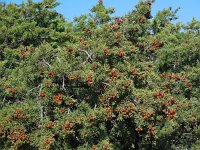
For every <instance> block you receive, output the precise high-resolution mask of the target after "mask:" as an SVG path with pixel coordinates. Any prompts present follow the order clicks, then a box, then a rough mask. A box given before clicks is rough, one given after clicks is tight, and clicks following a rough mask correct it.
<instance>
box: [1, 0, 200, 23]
mask: <svg viewBox="0 0 200 150" xmlns="http://www.w3.org/2000/svg"><path fill="white" fill-rule="evenodd" d="M0 1H6V2H7V3H9V2H15V3H18V4H19V3H21V2H22V1H26V0H0ZM34 1H40V0H34ZM103 1H104V4H105V5H106V6H107V7H115V10H116V13H115V15H116V16H122V15H124V14H125V13H127V12H128V11H130V10H132V8H134V6H135V5H136V4H137V2H138V1H139V0H103ZM58 2H60V3H61V5H60V6H58V7H57V8H56V10H57V11H58V12H60V13H62V14H63V15H64V16H65V17H66V19H67V20H69V21H71V20H72V19H73V18H74V17H75V16H79V15H81V14H85V13H88V12H89V10H90V9H91V8H92V6H94V5H95V4H96V3H97V2H98V0H58ZM169 6H172V8H173V9H175V8H178V7H180V8H181V10H179V12H178V14H177V15H178V16H179V20H178V21H181V22H184V23H186V22H188V21H190V20H191V19H192V17H195V18H196V19H198V20H200V0H156V2H155V3H154V4H153V12H152V14H153V15H154V14H155V13H156V12H157V11H158V10H162V9H163V8H168V7H169Z"/></svg>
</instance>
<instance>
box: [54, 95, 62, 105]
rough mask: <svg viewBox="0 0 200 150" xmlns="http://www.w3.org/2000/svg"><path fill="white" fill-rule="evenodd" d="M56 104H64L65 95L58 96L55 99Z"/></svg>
mask: <svg viewBox="0 0 200 150" xmlns="http://www.w3.org/2000/svg"><path fill="white" fill-rule="evenodd" d="M53 100H54V102H55V103H57V104H58V105H60V104H61V103H62V102H63V94H58V95H55V96H54V97H53Z"/></svg>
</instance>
